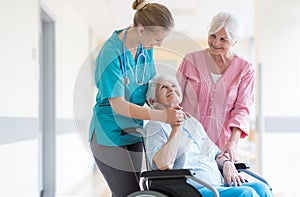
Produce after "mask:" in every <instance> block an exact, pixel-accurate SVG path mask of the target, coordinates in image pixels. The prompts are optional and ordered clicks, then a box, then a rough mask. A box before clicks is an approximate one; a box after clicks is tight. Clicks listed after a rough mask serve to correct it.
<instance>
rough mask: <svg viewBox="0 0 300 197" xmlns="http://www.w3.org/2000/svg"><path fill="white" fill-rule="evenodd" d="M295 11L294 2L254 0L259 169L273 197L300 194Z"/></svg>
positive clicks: (299, 25)
mask: <svg viewBox="0 0 300 197" xmlns="http://www.w3.org/2000/svg"><path fill="white" fill-rule="evenodd" d="M299 9H300V1H298V0H287V1H280V0H275V1H274V0H264V1H259V0H257V1H256V20H255V22H256V32H255V46H256V61H257V63H261V64H262V71H263V72H262V106H261V110H262V112H263V116H264V117H263V118H267V119H265V120H266V121H265V127H264V131H265V133H264V134H263V140H264V141H263V143H262V152H261V153H262V161H261V162H262V172H263V175H264V177H265V178H266V179H267V180H269V182H270V183H271V185H272V186H273V191H274V193H275V194H276V196H277V197H279V196H280V197H289V196H299V195H300V192H299V189H298V188H297V183H298V182H299V180H298V179H299V170H298V167H297V164H298V163H299V162H300V160H299V157H298V156H297V155H299V150H300V147H299V139H300V127H299V124H298V122H299V117H300V111H299V109H300V102H299V100H300V79H299V75H300V45H299V43H300V37H299V35H300V14H299ZM274 127H275V128H274ZM270 130H274V131H275V130H276V132H270ZM291 130H292V131H293V132H289V131H291ZM279 131H280V132H279Z"/></svg>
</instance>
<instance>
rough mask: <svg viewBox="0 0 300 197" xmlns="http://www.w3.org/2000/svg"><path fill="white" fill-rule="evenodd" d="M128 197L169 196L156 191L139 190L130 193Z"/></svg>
mask: <svg viewBox="0 0 300 197" xmlns="http://www.w3.org/2000/svg"><path fill="white" fill-rule="evenodd" d="M127 197H168V196H167V195H165V194H162V193H160V192H156V191H138V192H134V193H132V194H129V195H128V196H127Z"/></svg>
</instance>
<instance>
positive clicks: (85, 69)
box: [0, 0, 300, 197]
mask: <svg viewBox="0 0 300 197" xmlns="http://www.w3.org/2000/svg"><path fill="white" fill-rule="evenodd" d="M132 2H133V0H109V1H108V0H97V1H96V0H85V1H82V0H61V1H57V0H27V1H22V0H10V1H9V0H0V13H1V17H0V24H1V25H0V80H1V83H0V90H1V99H0V100H1V102H0V158H1V160H0V196H3V197H110V196H112V193H111V191H110V189H109V187H108V184H107V183H106V180H105V178H104V176H103V175H102V173H101V172H100V171H99V169H98V167H97V165H96V163H95V160H94V157H93V154H92V151H91V148H90V143H89V127H90V122H91V118H92V115H93V107H94V105H95V102H96V99H95V98H96V95H97V88H96V85H97V84H96V82H95V81H94V77H95V76H94V71H95V65H96V58H97V55H98V53H99V51H100V50H101V48H102V47H103V45H104V42H105V41H106V40H107V39H108V38H109V37H110V36H111V35H112V33H113V32H114V31H115V30H121V29H124V28H126V27H127V28H128V27H129V25H131V24H132V23H133V21H132V19H133V16H134V13H135V10H133V9H132V7H131V5H132ZM149 2H150V3H151V2H157V3H161V4H163V5H165V6H166V7H168V8H169V9H170V11H171V13H172V14H173V16H174V23H175V27H174V29H172V30H171V31H170V33H169V34H168V36H167V37H166V38H165V39H164V40H163V42H162V43H161V46H155V47H154V48H153V51H154V52H153V58H154V64H155V69H156V73H157V74H169V75H173V76H175V75H176V72H177V70H178V67H179V65H180V62H181V61H182V59H183V57H184V56H185V55H186V54H187V53H189V52H191V51H196V50H202V49H204V48H207V47H209V45H208V27H209V24H210V21H211V19H212V17H213V16H215V15H216V14H217V13H219V12H230V13H233V14H236V15H237V16H239V17H240V18H241V24H242V32H241V36H240V37H239V39H238V42H237V43H236V44H235V46H234V51H236V53H237V54H239V55H240V56H241V57H243V58H245V59H247V60H249V62H251V63H252V64H253V66H254V68H255V82H254V84H255V85H254V104H253V105H252V106H251V109H250V126H249V127H250V128H249V135H248V136H247V137H245V138H244V139H240V141H239V148H238V150H239V161H240V162H246V163H247V164H249V166H250V170H251V171H253V172H255V173H257V174H259V175H260V176H262V177H263V178H264V179H266V180H267V181H268V183H269V184H270V186H271V187H272V191H273V194H274V196H275V197H298V196H300V191H299V188H298V184H299V177H300V172H299V169H298V165H299V163H300V157H299V155H300V143H299V142H300V102H299V101H300V77H299V76H300V45H299V43H300V37H299V35H300V14H299V9H300V1H298V0H287V1H272V0H264V1H259V0H244V1H239V0H229V1H226V2H225V1H224V2H223V1H217V0H211V1H208V0H185V1H181V0H158V1H154V0H153V1H152V0H150V1H149ZM159 41H160V40H159ZM137 50H138V49H137ZM142 58H145V57H142ZM124 59H125V58H124ZM145 61H146V60H145ZM144 64H145V63H144ZM138 72H140V71H135V73H134V74H136V73H138ZM143 72H144V71H142V72H141V73H143ZM144 73H145V75H146V76H149V73H146V71H145V72H144ZM136 75H137V74H136ZM137 78H138V77H137ZM137 78H136V80H137ZM140 78H141V79H143V80H144V75H143V76H141V77H140ZM124 81H125V80H124ZM137 81H138V80H137ZM124 83H125V82H124ZM133 83H134V82H133ZM139 85H140V84H139ZM237 91H238V90H237ZM145 106H146V104H145ZM146 122H147V121H146ZM146 170H147V167H146V161H145V158H143V165H142V171H146ZM245 176H246V177H247V175H245ZM247 179H249V181H252V178H251V177H247ZM140 185H141V188H142V180H141V181H140Z"/></svg>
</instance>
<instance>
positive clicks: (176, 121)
mask: <svg viewBox="0 0 300 197" xmlns="http://www.w3.org/2000/svg"><path fill="white" fill-rule="evenodd" d="M166 114H167V115H166V116H167V117H166V121H165V122H166V123H169V124H171V125H175V126H180V125H181V124H182V122H183V120H184V119H185V112H183V111H182V107H180V106H179V105H178V106H174V107H169V108H168V109H166Z"/></svg>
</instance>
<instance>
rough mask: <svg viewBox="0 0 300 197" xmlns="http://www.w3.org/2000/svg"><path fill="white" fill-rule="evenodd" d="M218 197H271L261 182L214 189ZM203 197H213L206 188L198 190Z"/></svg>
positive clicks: (268, 190) (268, 189)
mask: <svg viewBox="0 0 300 197" xmlns="http://www.w3.org/2000/svg"><path fill="white" fill-rule="evenodd" d="M216 188H217V190H218V191H219V194H220V197H254V196H255V197H273V194H272V192H271V190H270V188H269V187H268V186H267V185H266V184H264V183H262V182H248V183H243V185H242V186H238V187H225V186H224V187H216ZM198 190H199V192H200V193H201V194H202V195H203V196H205V197H206V196H208V197H213V196H214V195H213V193H212V191H211V190H209V189H207V188H205V187H204V188H201V189H198Z"/></svg>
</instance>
